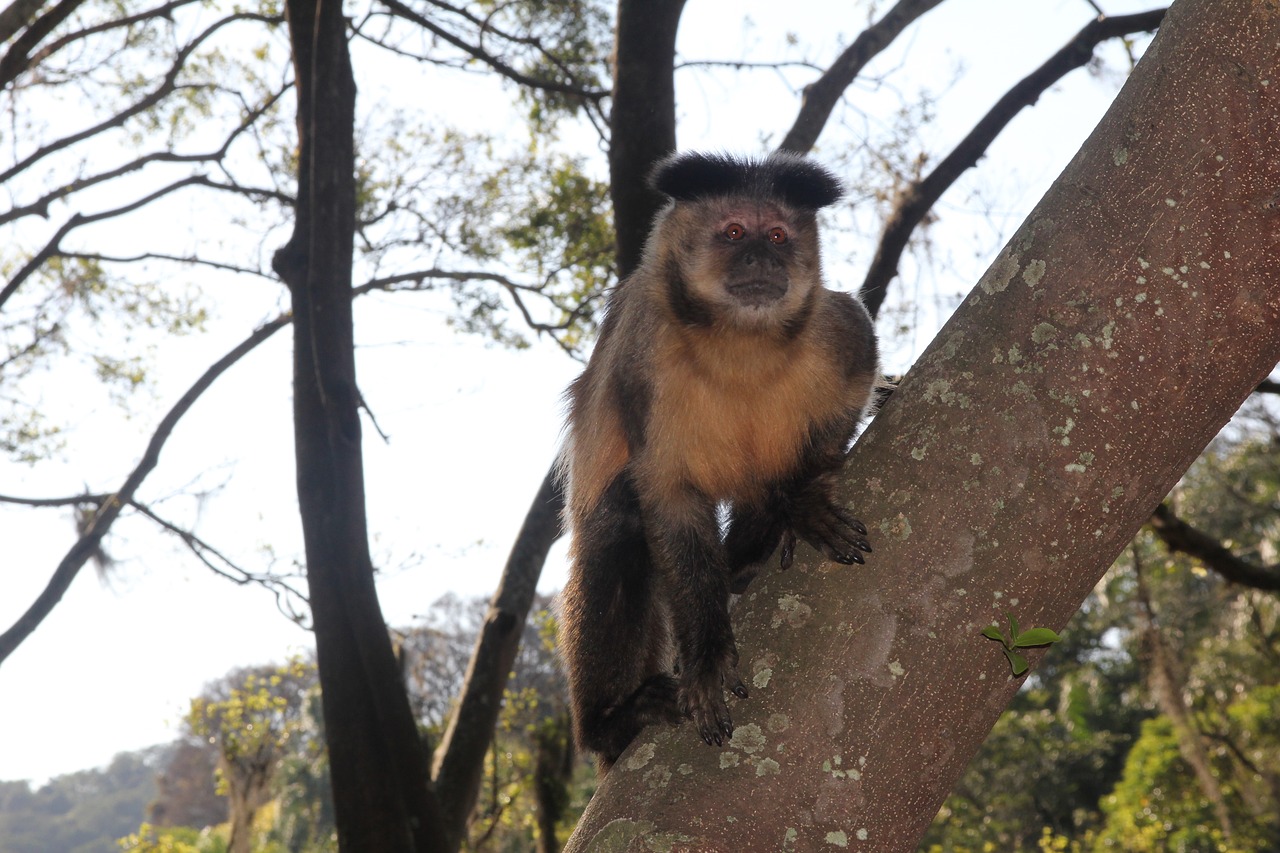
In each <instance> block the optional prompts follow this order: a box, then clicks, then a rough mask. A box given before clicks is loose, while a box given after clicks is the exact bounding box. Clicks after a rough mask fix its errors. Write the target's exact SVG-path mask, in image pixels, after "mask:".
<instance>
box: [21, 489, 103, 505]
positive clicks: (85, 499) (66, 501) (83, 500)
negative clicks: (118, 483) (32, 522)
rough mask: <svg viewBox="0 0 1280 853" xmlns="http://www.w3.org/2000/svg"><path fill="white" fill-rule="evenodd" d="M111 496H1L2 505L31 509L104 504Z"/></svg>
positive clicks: (88, 493)
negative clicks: (17, 505) (28, 507)
mask: <svg viewBox="0 0 1280 853" xmlns="http://www.w3.org/2000/svg"><path fill="white" fill-rule="evenodd" d="M110 498H111V495H109V494H104V493H96V494H95V493H93V492H85V493H84V494H82V495H70V496H69V497H65V498H23V497H18V496H17V495H0V504H21V505H22V506H31V507H55V506H81V505H83V504H104V503H106V502H107V501H108V500H109V499H110Z"/></svg>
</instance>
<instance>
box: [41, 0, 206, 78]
mask: <svg viewBox="0 0 1280 853" xmlns="http://www.w3.org/2000/svg"><path fill="white" fill-rule="evenodd" d="M195 2H197V0H172V2H169V3H165V4H164V5H163V6H157V7H156V8H154V9H148V10H147V11H145V12H139V13H137V14H136V15H126V16H125V17H123V18H115V19H113V20H110V21H104V22H103V23H101V24H94V25H93V26H90V27H85V28H84V29H82V30H76V31H75V32H73V33H67V34H66V35H64V36H61V37H59V38H56V39H54V40H53V41H51V42H49V43H48V44H47V45H45V46H44V47H42V48H40V50H38V51H36V52H35V53H34V54H32V56H31V58H30V59H29V60H28V61H27V64H26V67H27V68H34V67H36V66H37V65H39V64H40V63H42V62H44V61H45V60H46V59H48V58H49V57H50V56H53V55H54V54H55V53H57V52H58V51H60V50H62V49H63V48H64V47H66V46H67V45H69V44H74V43H75V42H77V41H80V40H82V39H86V38H88V37H89V36H94V35H98V34H100V33H105V32H110V31H111V30H118V29H121V28H124V27H131V26H133V25H134V24H140V23H142V22H143V21H149V20H151V19H152V18H164V19H166V20H173V13H174V10H176V9H180V8H182V7H183V6H189V5H190V4H192V3H195Z"/></svg>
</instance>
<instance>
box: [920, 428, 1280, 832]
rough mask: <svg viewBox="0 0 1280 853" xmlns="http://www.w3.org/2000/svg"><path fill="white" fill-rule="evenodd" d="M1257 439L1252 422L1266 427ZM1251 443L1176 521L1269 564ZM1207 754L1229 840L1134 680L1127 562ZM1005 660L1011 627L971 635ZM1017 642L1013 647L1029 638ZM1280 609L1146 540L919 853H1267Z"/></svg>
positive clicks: (1133, 593)
mask: <svg viewBox="0 0 1280 853" xmlns="http://www.w3.org/2000/svg"><path fill="white" fill-rule="evenodd" d="M1264 426H1265V422H1264ZM1257 435H1258V429H1257V428H1256V427H1255V428H1254V430H1253V431H1252V432H1244V433H1242V434H1241V435H1239V436H1237V437H1236V438H1235V439H1234V440H1222V441H1220V442H1219V443H1218V444H1217V445H1216V446H1215V447H1214V448H1213V449H1212V450H1211V452H1209V453H1207V454H1206V455H1205V456H1204V457H1202V458H1201V460H1200V461H1198V462H1197V463H1196V465H1195V466H1193V467H1192V469H1191V470H1190V471H1189V472H1188V474H1187V476H1186V477H1185V478H1184V479H1183V481H1182V483H1181V484H1180V486H1179V488H1178V489H1177V490H1176V491H1175V493H1174V495H1173V496H1172V497H1173V500H1174V501H1175V502H1176V505H1177V508H1178V512H1179V515H1180V516H1181V517H1183V518H1185V519H1186V520H1187V521H1189V522H1191V523H1193V524H1194V525H1195V526H1197V527H1198V528H1200V529H1202V530H1204V531H1205V532H1207V533H1209V534H1210V535H1212V536H1214V537H1217V538H1219V539H1220V540H1222V541H1223V542H1224V543H1226V544H1229V545H1230V546H1231V547H1232V549H1233V551H1234V552H1235V553H1237V554H1239V555H1241V556H1246V557H1247V558H1249V559H1252V560H1254V561H1255V562H1257V563H1259V564H1270V563H1274V562H1275V554H1276V548H1277V546H1278V545H1280V539H1278V538H1277V535H1276V534H1277V529H1276V518H1277V515H1276V513H1275V510H1276V508H1277V507H1280V500H1278V499H1280V446H1277V445H1276V443H1275V442H1273V441H1271V440H1269V439H1261V438H1258V437H1256V436H1257ZM1135 560H1136V561H1138V562H1139V563H1140V565H1141V566H1142V574H1143V578H1144V580H1145V585H1146V588H1147V593H1148V596H1149V598H1150V601H1151V605H1152V608H1153V610H1154V612H1155V614H1156V615H1157V617H1158V618H1157V621H1158V624H1159V630H1160V631H1161V635H1162V637H1163V639H1164V642H1165V645H1166V646H1168V647H1169V649H1170V651H1171V652H1173V653H1174V654H1175V655H1177V658H1178V659H1177V660H1176V661H1175V663H1176V665H1177V667H1178V668H1179V669H1180V670H1181V671H1183V672H1184V673H1185V683H1184V688H1185V689H1184V693H1183V698H1184V699H1185V700H1186V701H1187V702H1188V703H1189V705H1190V711H1191V720H1192V723H1193V724H1194V726H1195V729H1196V731H1197V732H1199V734H1200V737H1201V738H1202V740H1203V741H1204V743H1205V745H1206V746H1207V749H1208V753H1209V759H1210V764H1211V770H1212V772H1213V774H1214V776H1215V778H1216V779H1217V781H1218V784H1219V786H1220V787H1221V788H1222V790H1223V796H1224V798H1225V800H1226V803H1227V806H1228V810H1229V814H1230V820H1231V825H1232V829H1233V833H1232V836H1231V837H1230V838H1229V839H1228V838H1226V837H1225V835H1224V834H1223V831H1222V829H1221V827H1220V826H1219V825H1218V822H1217V817H1216V815H1215V813H1214V810H1213V808H1212V805H1211V803H1210V801H1209V800H1208V798H1207V797H1206V796H1205V794H1204V792H1203V791H1201V789H1200V786H1199V783H1198V782H1197V779H1196V776H1195V774H1194V773H1193V772H1192V770H1191V767H1190V766H1189V765H1188V764H1187V762H1186V760H1185V759H1184V758H1183V757H1182V754H1181V752H1180V751H1179V744H1178V739H1177V737H1176V735H1175V733H1174V730H1173V727H1172V725H1171V723H1170V722H1169V720H1168V719H1166V718H1165V717H1162V716H1155V713H1154V709H1155V707H1156V704H1157V703H1156V701H1155V699H1154V697H1153V696H1152V695H1151V693H1150V689H1149V687H1148V685H1147V684H1146V683H1144V673H1145V671H1146V670H1147V669H1148V667H1147V666H1146V658H1145V655H1146V654H1147V652H1146V651H1145V649H1144V646H1143V644H1142V623H1141V620H1140V618H1139V615H1140V613H1141V609H1140V605H1139V602H1138V591H1137V584H1136V578H1135V574H1134V572H1133V569H1132V564H1133V561H1135ZM983 633H984V635H985V636H989V637H991V638H992V639H995V640H997V641H998V642H1000V643H1001V644H1002V646H1003V647H1006V648H1007V647H1008V646H1011V645H1013V640H1011V639H1010V638H1014V639H1016V638H1017V637H1018V636H1019V635H1020V634H1021V633H1026V632H1022V631H1020V629H1019V627H1018V626H1017V625H1016V624H1011V625H1010V626H1009V628H1008V629H1007V631H1006V630H1004V629H1001V628H999V627H995V626H993V627H992V628H990V629H988V630H986V631H984V632H983ZM1033 638H1034V637H1028V638H1027V639H1028V640H1030V639H1033ZM1277 683H1280V602H1278V601H1277V598H1276V596H1275V595H1273V594H1268V593H1262V592H1258V591H1252V590H1248V589H1245V588H1242V587H1240V586H1235V585H1231V584H1227V583H1226V582H1224V581H1223V580H1222V579H1221V578H1220V577H1219V576H1218V575H1217V574H1216V573H1214V572H1212V571H1211V570H1209V569H1208V568H1207V567H1206V566H1204V565H1203V564H1202V563H1201V562H1200V561H1198V560H1194V559H1191V558H1188V557H1187V556H1186V555H1183V554H1178V553H1170V552H1169V551H1168V550H1167V549H1166V548H1165V547H1164V546H1163V545H1162V544H1160V543H1159V541H1158V540H1156V539H1155V537H1154V536H1152V535H1151V534H1150V533H1143V534H1142V535H1140V536H1139V537H1138V538H1137V539H1136V540H1135V541H1134V543H1133V545H1132V546H1131V549H1130V551H1129V552H1128V553H1127V554H1126V555H1125V556H1123V557H1122V558H1121V560H1119V561H1118V562H1117V564H1116V565H1115V566H1113V567H1112V569H1111V570H1110V571H1109V572H1108V573H1107V575H1106V577H1104V579H1103V581H1102V582H1101V583H1100V584H1099V585H1098V587H1097V589H1095V591H1094V593H1093V594H1092V595H1091V596H1090V597H1089V599H1088V600H1087V601H1086V602H1085V605H1084V607H1083V608H1082V609H1081V611H1080V612H1079V613H1078V614H1077V615H1076V617H1075V618H1074V619H1073V621H1072V623H1071V625H1070V630H1068V631H1066V632H1064V633H1063V636H1062V637H1061V638H1060V639H1059V640H1058V641H1057V642H1055V643H1054V644H1053V648H1052V649H1050V650H1049V652H1048V653H1046V655H1045V656H1044V658H1043V659H1042V660H1041V662H1040V664H1039V666H1038V667H1037V669H1036V672H1035V673H1034V674H1033V675H1031V676H1030V677H1029V679H1028V680H1027V683H1026V684H1025V685H1024V688H1023V690H1022V691H1020V692H1019V694H1018V695H1017V696H1016V697H1015V699H1014V701H1013V703H1012V705H1011V706H1010V708H1009V710H1008V711H1007V712H1006V714H1005V715H1004V716H1003V717H1002V718H1001V720H1000V721H999V723H998V724H997V725H996V727H995V729H994V730H993V731H992V733H991V735H990V737H989V738H988V740H987V742H986V743H985V744H984V746H983V748H982V750H981V751H980V752H979V754H978V756H977V757H976V758H975V759H974V761H973V762H972V763H971V764H970V766H969V767H968V768H967V769H966V771H965V774H964V776H963V777H962V779H961V782H960V784H959V785H958V786H957V788H956V789H955V791H954V792H953V794H952V795H951V796H950V797H949V798H948V799H947V801H946V803H945V805H944V807H943V809H942V810H941V811H940V812H939V816H938V819H937V820H936V821H935V822H934V824H933V826H932V827H931V828H930V830H929V833H928V835H927V836H926V843H925V845H924V847H923V848H922V849H923V850H931V851H981V850H993V851H1001V853H1003V851H1030V850H1062V851H1072V852H1073V853H1076V852H1077V851H1093V850H1097V851H1102V850H1126V851H1129V850H1135V851H1144V850H1153V851H1154V850H1161V851H1163V850H1187V851H1214V850H1220V851H1244V850H1270V849H1277V848H1278V847H1280V837H1278V836H1277V832H1278V831H1280V830H1278V828H1277V821H1278V820H1280V800H1278V799H1277V797H1280V723H1278V722H1277V720H1280V706H1278V705H1277V702H1278V701H1280V689H1278V688H1276V686H1275V685H1276V684H1277Z"/></svg>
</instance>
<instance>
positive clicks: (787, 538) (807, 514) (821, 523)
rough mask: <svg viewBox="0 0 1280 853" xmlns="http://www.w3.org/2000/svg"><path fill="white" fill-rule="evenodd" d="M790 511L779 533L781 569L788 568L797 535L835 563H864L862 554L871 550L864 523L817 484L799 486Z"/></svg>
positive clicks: (792, 557)
mask: <svg viewBox="0 0 1280 853" xmlns="http://www.w3.org/2000/svg"><path fill="white" fill-rule="evenodd" d="M790 510H791V511H790V512H789V513H788V516H789V521H790V524H789V525H788V527H787V529H786V530H784V531H783V533H782V547H781V549H780V557H779V561H780V563H781V565H782V568H784V569H789V568H791V561H792V560H793V559H794V558H795V551H796V537H797V536H799V537H800V538H801V539H803V540H804V541H806V542H808V543H809V544H810V545H812V546H813V547H815V548H817V549H818V550H819V551H821V552H822V553H823V554H825V555H826V556H827V558H828V559H830V560H835V561H836V562H837V563H843V564H844V565H846V566H847V565H852V564H853V563H859V564H861V563H865V562H866V561H865V560H864V559H863V557H862V555H863V554H870V553H871V543H870V542H868V541H867V528H866V526H865V525H864V524H863V523H862V522H861V521H858V519H856V518H854V517H853V516H852V515H850V514H849V513H848V512H846V511H845V510H844V508H843V507H841V506H838V505H837V504H836V503H835V501H833V500H832V499H831V497H830V495H828V494H827V491H826V489H825V488H823V487H822V486H821V485H820V484H818V483H812V484H810V486H809V487H807V488H804V489H802V490H801V491H800V492H799V493H798V494H797V495H796V496H795V498H794V499H793V501H792V505H791V507H790Z"/></svg>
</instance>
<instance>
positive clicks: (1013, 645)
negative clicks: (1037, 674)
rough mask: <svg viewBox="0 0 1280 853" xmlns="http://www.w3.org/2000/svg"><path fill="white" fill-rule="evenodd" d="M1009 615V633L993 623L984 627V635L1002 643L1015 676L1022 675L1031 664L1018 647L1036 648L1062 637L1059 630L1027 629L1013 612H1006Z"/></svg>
mask: <svg viewBox="0 0 1280 853" xmlns="http://www.w3.org/2000/svg"><path fill="white" fill-rule="evenodd" d="M1005 615H1006V616H1007V617H1009V635H1008V636H1005V633H1004V632H1003V631H1001V630H1000V626H999V625H996V624H994V623H992V624H991V625H988V626H987V627H985V628H983V629H982V636H984V637H986V638H987V639H989V640H995V641H996V642H997V643H999V644H1000V646H1001V649H1002V650H1003V651H1004V656H1005V657H1007V658H1008V659H1009V667H1010V669H1012V670H1013V674H1014V675H1015V676H1019V675H1022V674H1023V673H1025V672H1026V671H1027V669H1028V668H1029V665H1028V664H1027V659H1026V658H1025V657H1023V656H1022V655H1020V654H1019V653H1018V649H1034V648H1037V647H1039V646H1047V645H1050V644H1052V643H1056V642H1058V640H1060V639H1062V638H1061V637H1059V636H1058V634H1057V632H1055V631H1052V630H1050V629H1049V628H1029V629H1028V630H1026V631H1023V630H1021V629H1020V628H1019V627H1018V620H1017V618H1016V617H1015V616H1014V615H1013V614H1012V613H1006V614H1005Z"/></svg>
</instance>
